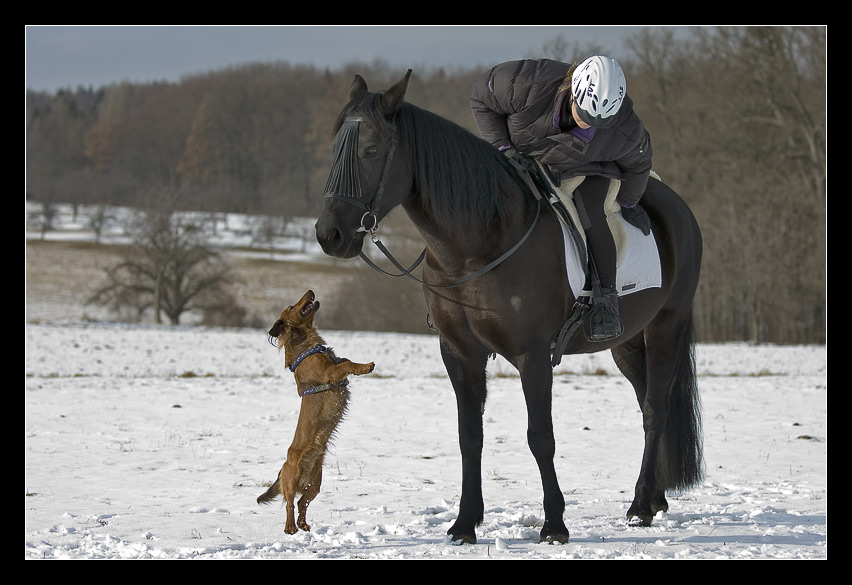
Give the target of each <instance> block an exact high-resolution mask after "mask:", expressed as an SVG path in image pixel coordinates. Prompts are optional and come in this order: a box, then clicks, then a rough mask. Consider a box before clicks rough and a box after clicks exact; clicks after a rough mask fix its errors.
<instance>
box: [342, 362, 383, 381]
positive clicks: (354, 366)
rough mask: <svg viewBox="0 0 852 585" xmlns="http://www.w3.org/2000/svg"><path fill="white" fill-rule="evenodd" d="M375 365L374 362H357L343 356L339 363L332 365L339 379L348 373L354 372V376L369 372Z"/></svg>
mask: <svg viewBox="0 0 852 585" xmlns="http://www.w3.org/2000/svg"><path fill="white" fill-rule="evenodd" d="M375 367H376V364H375V363H374V362H370V363H369V364H359V363H356V362H353V361H350V360H348V359H345V358H344V359H343V360H342V361H341V362H340V363H339V364H337V365H336V366H334V368H335V370H336V374H338V375H340V379H341V380H342V379H343V378H345V377H346V376H348V375H350V374H354V375H356V376H363V375H364V374H369V373H370V372H372V371H373V369H374V368H375Z"/></svg>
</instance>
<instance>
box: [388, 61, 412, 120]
mask: <svg viewBox="0 0 852 585" xmlns="http://www.w3.org/2000/svg"><path fill="white" fill-rule="evenodd" d="M410 78H411V69H409V70H408V71H407V72H406V73H405V75H404V76H403V78H402V79H400V80H399V81H397V82H396V83H395V84H393V86H392V87H391V88H390V89H388V90H387V91H385V92H384V93H383V94H382V112H383V113H384V114H385V116H387V117H391V116H393V115H394V114H396V112H397V111H398V110H399V108H400V106H402V102H403V100H404V99H405V92H406V90H407V89H408V80H409V79H410Z"/></svg>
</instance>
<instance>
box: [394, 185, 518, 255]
mask: <svg viewBox="0 0 852 585" xmlns="http://www.w3.org/2000/svg"><path fill="white" fill-rule="evenodd" d="M501 196H502V197H503V206H504V208H505V209H506V212H505V213H504V214H503V216H502V217H500V218H495V219H493V220H492V221H491V222H490V223H488V224H486V223H484V222H470V223H469V224H465V225H464V226H462V228H461V229H460V228H459V227H458V226H455V225H454V226H448V225H447V222H446V219H445V220H444V221H441V220H440V219H438V218H436V217H434V216H433V215H432V214H431V213H430V212H429V210H428V207H426V206H424V205H423V204H422V202H421V201H420V198H419V196H418V195H417V194H416V193H415V194H413V195H412V196H411V197H410V198H409V200H408V201H407V202H406V203H404V204H403V205H402V207H403V209H404V210H405V212H406V214H407V215H408V217H409V218H410V219H411V221H412V223H413V224H414V226H415V227H416V228H417V230H418V232H419V233H420V235H421V237H422V238H423V240H424V241H425V242H426V247H427V248H428V249H429V250H430V252H431V255H432V257H433V258H443V259H446V261H447V262H450V261H453V260H454V261H455V262H456V263H458V264H464V263H465V262H467V261H473V262H480V263H481V262H482V261H490V260H491V259H493V257H494V256H495V252H499V251H502V250H504V249H507V248H508V247H510V246H512V245H514V243H515V242H516V241H517V240H518V239H520V238H521V237H522V236H523V234H524V233H525V231H526V230H527V229H528V227H529V222H530V221H532V217H533V214H534V210H533V208H532V205H531V203H530V198H529V197H527V196H525V195H524V193H523V191H522V190H521V189H520V188H518V189H517V191H515V190H511V191H509V192H504V193H503V194H502V195H501Z"/></svg>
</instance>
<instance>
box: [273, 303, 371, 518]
mask: <svg viewBox="0 0 852 585" xmlns="http://www.w3.org/2000/svg"><path fill="white" fill-rule="evenodd" d="M317 310H319V301H317V300H316V297H315V295H314V293H313V291H308V292H306V293H305V294H304V296H302V298H301V299H300V300H299V302H298V303H296V304H295V305H291V306H289V307H287V308H286V309H284V311H282V312H281V316H280V317H279V318H278V320H277V321H275V323H274V324H273V325H272V328H271V329H270V330H269V341H270V343H272V344H273V345H277V346H278V349H279V351H280V350H282V349H283V350H284V359H285V363H286V364H287V367H288V368H289V369H290V371H292V372H293V373H294V375H295V378H296V387H297V390H298V392H299V396H301V397H302V405H301V409H300V410H299V421H298V423H297V425H296V434H295V436H294V437H293V443H292V444H291V445H290V448H289V449H288V450H287V460H286V461H285V462H284V465H283V466H282V467H281V471H279V472H278V478H277V479H276V480H275V481H274V482H273V483H272V485H271V486H269V489H268V490H266V493H264V494H263V495H261V496H259V497H258V498H257V503H258V504H268V503H270V502H272V500H274V499H275V498H276V497H277V496H279V495H283V496H284V499H285V501H286V504H287V505H286V511H287V520H286V523H285V525H284V531H285V532H286V533H287V534H295V533H296V532H297V531H298V529H299V528H301V529H302V530H310V529H311V527H310V526H309V525H308V523H307V520H306V514H307V511H308V505H309V504H310V503H311V501H312V500H313V499H314V498H315V497H316V496H317V494H318V493H319V490H320V485H321V484H322V464H323V460H324V459H325V453H326V449H327V448H328V442H329V440H330V439H331V437H332V435H334V432H335V430H336V429H337V425H338V424H340V421H341V419H342V418H343V415H344V414H345V413H346V407H347V404H348V403H349V389H348V383H349V381H348V379H347V377H348V376H349V375H350V374H355V375H363V374H369V373H370V372H372V371H373V368H374V367H375V364H374V363H372V362H370V363H368V364H358V363H355V362H352V361H349V360H348V359H346V358H339V357H337V356H336V355H335V354H334V351H333V350H332V349H331V348H329V347H326V346H325V341H323V339H322V337H320V335H319V333H318V332H317V330H316V327H315V326H314V315H316V312H317ZM299 494H301V497H300V498H299V503H298V504H299V517H298V519H296V518H295V517H294V516H295V514H294V512H295V510H294V507H295V506H294V501H295V499H296V496H297V495H299Z"/></svg>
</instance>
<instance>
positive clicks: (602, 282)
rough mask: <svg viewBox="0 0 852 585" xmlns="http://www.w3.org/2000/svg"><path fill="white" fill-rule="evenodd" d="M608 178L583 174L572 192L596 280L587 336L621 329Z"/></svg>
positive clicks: (604, 337) (612, 333)
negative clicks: (582, 215) (582, 216)
mask: <svg viewBox="0 0 852 585" xmlns="http://www.w3.org/2000/svg"><path fill="white" fill-rule="evenodd" d="M608 185H609V180H608V179H606V178H605V177H597V176H593V177H586V180H585V181H584V182H583V184H582V185H581V187H580V188H579V189H577V190H576V191H575V193H574V198H575V200H577V199H579V200H580V201H579V204H580V205H582V207H583V209H584V212H585V215H586V217H587V218H588V220H587V222H586V223H584V226H583V227H585V230H586V243H587V245H588V250H589V255H590V256H591V260H592V265H593V266H594V270H593V273H595V274H596V282H594V281H593V283H592V285H593V286H592V298H591V303H590V307H589V311H588V314H587V315H586V320H585V324H584V331H585V334H586V339H588V340H589V341H607V340H609V339H612V338H614V337H618V336H619V335H621V333H622V332H623V330H624V326H623V324H622V322H621V317H620V316H619V313H618V292H617V290H618V289H617V285H616V255H617V250H616V246H615V240H614V239H613V237H612V231H611V230H610V227H609V224H608V223H607V219H606V212H605V210H604V203H605V201H606V191H607V187H608Z"/></svg>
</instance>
